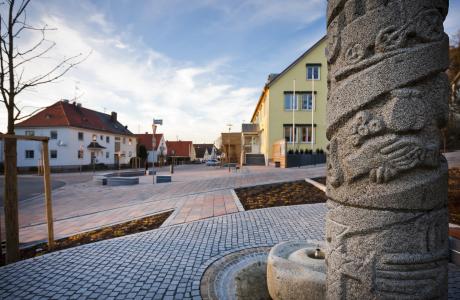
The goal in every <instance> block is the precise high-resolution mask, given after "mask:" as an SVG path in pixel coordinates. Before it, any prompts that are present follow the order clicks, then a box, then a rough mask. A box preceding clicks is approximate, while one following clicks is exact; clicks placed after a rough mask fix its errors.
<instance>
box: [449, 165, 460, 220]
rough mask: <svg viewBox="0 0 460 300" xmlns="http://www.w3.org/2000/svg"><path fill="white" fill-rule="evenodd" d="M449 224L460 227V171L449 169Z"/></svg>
mask: <svg viewBox="0 0 460 300" xmlns="http://www.w3.org/2000/svg"><path fill="white" fill-rule="evenodd" d="M448 193H449V194H448V195H449V196H448V197H449V204H448V205H449V222H450V223H454V224H457V225H460V169H459V168H452V169H449V192H448Z"/></svg>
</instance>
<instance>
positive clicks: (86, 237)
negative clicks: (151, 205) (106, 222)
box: [0, 211, 172, 265]
mask: <svg viewBox="0 0 460 300" xmlns="http://www.w3.org/2000/svg"><path fill="white" fill-rule="evenodd" d="M171 213H172V211H168V212H164V213H160V214H156V215H153V216H149V217H145V218H142V219H138V220H133V221H129V222H125V223H121V224H117V225H113V226H108V227H104V228H101V229H96V230H93V231H88V232H85V233H80V234H76V235H73V236H70V237H68V238H64V239H60V240H56V241H55V247H54V249H53V250H49V249H48V244H46V243H42V244H38V245H35V246H32V247H28V248H24V249H21V250H20V255H21V259H28V258H32V257H36V256H40V255H43V254H46V253H50V252H54V251H58V250H63V249H67V248H72V247H76V246H80V245H85V244H90V243H94V242H97V241H102V240H108V239H111V238H116V237H120V236H125V235H130V234H134V233H138V232H143V231H148V230H152V229H156V228H158V227H160V226H161V224H163V222H164V221H166V219H167V218H168V217H169V216H170V215H171ZM4 261H5V260H4V257H3V259H2V260H1V262H0V265H2V263H3V262H4Z"/></svg>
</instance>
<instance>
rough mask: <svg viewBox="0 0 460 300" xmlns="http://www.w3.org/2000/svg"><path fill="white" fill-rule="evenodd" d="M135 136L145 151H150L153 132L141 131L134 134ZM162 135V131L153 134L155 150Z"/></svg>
mask: <svg viewBox="0 0 460 300" xmlns="http://www.w3.org/2000/svg"><path fill="white" fill-rule="evenodd" d="M134 136H135V137H137V143H138V144H140V145H144V146H145V148H146V149H147V151H152V139H153V134H151V133H142V134H135V135H134ZM162 137H163V134H162V133H156V134H155V141H156V143H155V150H156V149H158V146H159V145H160V142H161V138H162Z"/></svg>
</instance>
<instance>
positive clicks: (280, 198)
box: [235, 177, 327, 210]
mask: <svg viewBox="0 0 460 300" xmlns="http://www.w3.org/2000/svg"><path fill="white" fill-rule="evenodd" d="M314 180H316V181H318V182H321V183H323V184H324V183H325V182H326V178H325V177H323V178H315V179H314ZM235 192H236V194H237V195H238V198H239V199H240V201H241V204H242V205H243V207H244V209H245V210H250V209H258V208H266V207H275V206H287V205H298V204H311V203H321V202H326V200H327V198H326V195H325V194H324V192H323V191H321V190H319V189H318V188H317V187H315V186H313V185H311V184H310V183H307V182H305V180H299V181H293V182H285V183H275V184H264V185H258V186H253V187H247V188H239V189H235Z"/></svg>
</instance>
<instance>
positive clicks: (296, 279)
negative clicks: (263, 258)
mask: <svg viewBox="0 0 460 300" xmlns="http://www.w3.org/2000/svg"><path fill="white" fill-rule="evenodd" d="M318 244H321V245H322V242H320V243H318V242H317V241H308V242H283V243H280V244H278V245H276V246H275V247H273V248H272V249H271V250H270V253H269V254H268V259H267V285H268V290H269V292H270V296H271V298H272V299H273V300H285V299H296V300H310V299H315V300H324V299H326V298H325V297H326V267H325V264H324V252H321V255H320V258H319V259H315V258H312V255H313V256H314V253H315V250H316V248H317V247H318V246H319V245H318ZM319 247H320V248H322V246H319Z"/></svg>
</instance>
